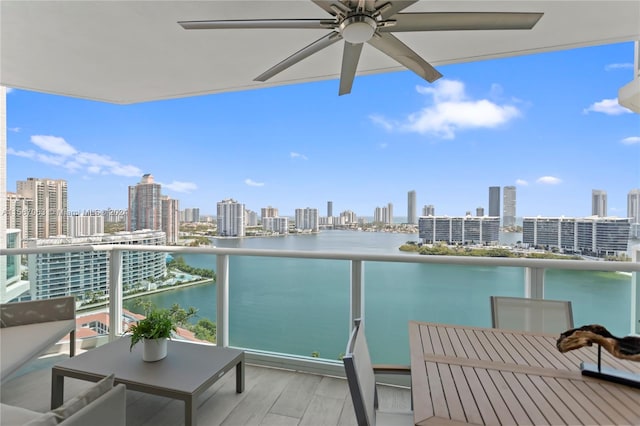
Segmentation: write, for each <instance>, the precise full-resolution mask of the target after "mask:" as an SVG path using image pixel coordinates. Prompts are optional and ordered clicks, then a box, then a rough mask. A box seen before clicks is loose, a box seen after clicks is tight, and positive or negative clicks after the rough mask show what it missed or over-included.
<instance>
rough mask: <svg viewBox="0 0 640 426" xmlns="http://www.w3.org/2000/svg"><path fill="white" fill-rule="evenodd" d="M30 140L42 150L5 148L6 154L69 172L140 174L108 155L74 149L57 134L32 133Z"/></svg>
mask: <svg viewBox="0 0 640 426" xmlns="http://www.w3.org/2000/svg"><path fill="white" fill-rule="evenodd" d="M31 142H32V143H33V144H34V145H36V146H37V147H38V148H40V149H41V150H42V151H43V152H38V151H36V150H33V149H30V150H27V151H17V150H15V149H13V148H7V154H10V155H15V156H17V157H23V158H30V159H32V160H34V161H37V162H40V163H44V164H49V165H53V166H58V167H63V168H65V169H67V170H68V171H69V172H78V171H83V170H84V171H85V172H87V173H90V174H102V175H116V176H125V177H133V176H141V175H142V170H140V169H139V168H138V167H136V166H133V165H130V164H121V163H119V162H118V161H116V160H114V159H112V158H111V157H109V156H108V155H104V154H97V153H94V152H82V151H78V150H77V149H75V148H74V147H73V146H72V145H71V144H69V143H68V142H67V141H66V140H64V138H61V137H58V136H47V135H34V136H31Z"/></svg>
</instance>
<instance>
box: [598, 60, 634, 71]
mask: <svg viewBox="0 0 640 426" xmlns="http://www.w3.org/2000/svg"><path fill="white" fill-rule="evenodd" d="M617 69H633V64H632V63H631V62H627V63H624V64H608V65H605V67H604V70H605V71H611V70H617Z"/></svg>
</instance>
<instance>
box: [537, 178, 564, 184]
mask: <svg viewBox="0 0 640 426" xmlns="http://www.w3.org/2000/svg"><path fill="white" fill-rule="evenodd" d="M536 182H537V183H542V184H545V185H557V184H559V183H561V182H562V179H560V178H557V177H554V176H542V177H541V178H538V179H537V180H536Z"/></svg>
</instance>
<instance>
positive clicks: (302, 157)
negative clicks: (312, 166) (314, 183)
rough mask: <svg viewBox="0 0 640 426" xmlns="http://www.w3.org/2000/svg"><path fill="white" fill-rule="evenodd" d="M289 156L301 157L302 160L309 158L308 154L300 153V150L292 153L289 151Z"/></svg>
mask: <svg viewBox="0 0 640 426" xmlns="http://www.w3.org/2000/svg"><path fill="white" fill-rule="evenodd" d="M289 156H290V157H291V158H299V159H301V160H308V158H307V156H306V155H304V154H300V153H298V152H291V153H289Z"/></svg>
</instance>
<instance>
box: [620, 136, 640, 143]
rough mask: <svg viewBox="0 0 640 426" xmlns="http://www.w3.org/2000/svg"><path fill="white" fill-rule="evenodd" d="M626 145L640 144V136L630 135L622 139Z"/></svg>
mask: <svg viewBox="0 0 640 426" xmlns="http://www.w3.org/2000/svg"><path fill="white" fill-rule="evenodd" d="M621 142H622V143H623V144H625V145H634V144H640V136H629V137H628V138H624V139H622V141H621Z"/></svg>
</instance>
